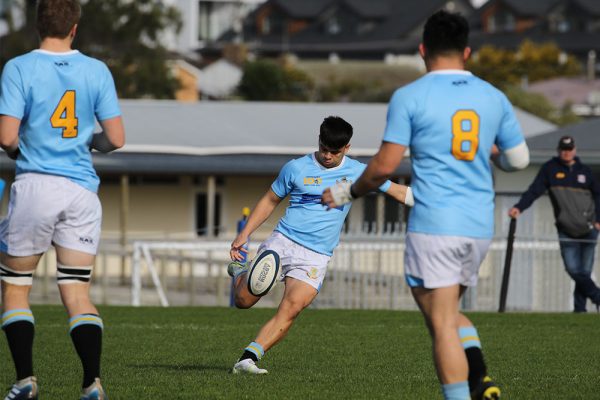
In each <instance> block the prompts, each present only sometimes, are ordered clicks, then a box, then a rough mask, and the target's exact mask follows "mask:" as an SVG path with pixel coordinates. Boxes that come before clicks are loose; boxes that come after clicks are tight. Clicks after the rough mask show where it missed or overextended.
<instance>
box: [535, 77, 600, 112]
mask: <svg viewBox="0 0 600 400" xmlns="http://www.w3.org/2000/svg"><path fill="white" fill-rule="evenodd" d="M527 90H528V91H529V92H533V93H539V94H542V95H544V97H546V98H547V99H548V101H550V103H551V104H552V105H553V106H554V107H557V108H560V107H563V106H564V105H565V104H567V103H572V104H584V103H587V102H588V100H589V96H590V94H591V93H592V92H596V93H600V79H595V80H593V81H590V80H588V79H586V78H582V77H576V78H554V79H548V80H545V81H539V82H535V83H532V84H530V85H529V87H528V89H527Z"/></svg>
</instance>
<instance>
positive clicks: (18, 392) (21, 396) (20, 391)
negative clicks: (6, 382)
mask: <svg viewBox="0 0 600 400" xmlns="http://www.w3.org/2000/svg"><path fill="white" fill-rule="evenodd" d="M26 399H34V400H37V399H38V385H37V380H36V379H35V376H30V377H29V378H25V379H21V380H20V381H18V382H16V383H15V384H14V385H13V386H12V388H10V392H8V394H7V395H6V397H5V398H4V400H26Z"/></svg>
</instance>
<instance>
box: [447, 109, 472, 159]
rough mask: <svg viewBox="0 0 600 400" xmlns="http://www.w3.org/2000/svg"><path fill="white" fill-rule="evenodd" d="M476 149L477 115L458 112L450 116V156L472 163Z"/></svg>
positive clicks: (470, 112) (469, 112)
mask: <svg viewBox="0 0 600 400" xmlns="http://www.w3.org/2000/svg"><path fill="white" fill-rule="evenodd" d="M466 125H468V127H466ZM478 147H479V115H477V113H476V112H475V111H473V110H458V111H457V112H456V113H454V115H453V116H452V155H453V156H454V158H456V159H457V160H462V161H473V160H474V159H475V154H476V153H477V148H478Z"/></svg>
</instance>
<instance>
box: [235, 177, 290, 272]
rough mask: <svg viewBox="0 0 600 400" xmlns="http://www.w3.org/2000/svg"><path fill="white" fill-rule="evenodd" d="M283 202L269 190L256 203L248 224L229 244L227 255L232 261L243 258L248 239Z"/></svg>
mask: <svg viewBox="0 0 600 400" xmlns="http://www.w3.org/2000/svg"><path fill="white" fill-rule="evenodd" d="M281 200H283V199H282V198H281V197H279V196H277V195H276V194H275V192H273V190H271V189H269V190H268V191H267V193H265V195H264V196H263V197H262V198H261V199H260V200H259V201H258V203H257V204H256V207H254V210H252V212H251V213H250V216H248V222H246V226H245V227H244V229H242V231H241V232H240V233H239V234H238V235H237V237H236V238H235V240H234V241H233V242H232V243H231V250H229V255H230V256H231V259H232V260H237V261H240V260H242V259H243V258H244V256H243V254H242V252H243V253H245V252H247V250H246V249H245V248H243V246H244V245H245V244H246V243H247V242H248V238H249V237H250V235H251V234H252V232H254V231H255V230H256V229H258V227H259V226H261V225H262V224H263V222H265V221H266V220H267V218H269V217H270V216H271V214H272V213H273V211H274V210H275V208H276V207H277V206H278V205H279V203H281Z"/></svg>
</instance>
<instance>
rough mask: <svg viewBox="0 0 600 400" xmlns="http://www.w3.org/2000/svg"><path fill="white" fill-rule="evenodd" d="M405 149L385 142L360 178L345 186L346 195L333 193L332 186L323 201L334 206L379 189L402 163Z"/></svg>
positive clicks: (324, 193)
mask: <svg viewBox="0 0 600 400" xmlns="http://www.w3.org/2000/svg"><path fill="white" fill-rule="evenodd" d="M405 151H406V146H402V145H399V144H395V143H389V142H383V143H382V144H381V147H380V148H379V151H378V152H377V154H375V156H374V157H373V158H372V159H371V161H369V165H368V166H367V168H366V169H365V171H364V172H363V173H362V175H361V176H360V178H358V180H357V181H356V182H355V183H354V184H353V185H352V186H348V187H347V188H345V191H346V193H345V196H344V195H341V194H340V193H333V192H332V189H331V188H327V189H325V191H324V192H323V197H322V200H321V202H322V203H323V204H325V205H326V206H328V207H330V208H333V207H337V206H340V205H342V204H343V203H347V202H349V201H351V200H352V199H355V198H357V197H361V196H364V195H365V194H367V193H368V192H370V191H372V190H375V189H377V188H378V187H379V186H381V185H382V184H383V183H384V182H385V181H386V180H387V179H389V177H390V176H391V175H392V174H393V173H394V171H395V170H396V168H397V167H398V165H400V162H401V161H402V158H403V157H404V152H405ZM334 190H336V189H334ZM338 203H340V204H338Z"/></svg>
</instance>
